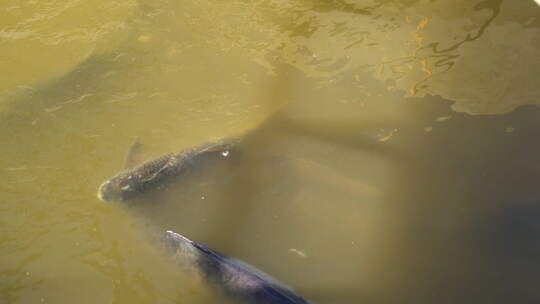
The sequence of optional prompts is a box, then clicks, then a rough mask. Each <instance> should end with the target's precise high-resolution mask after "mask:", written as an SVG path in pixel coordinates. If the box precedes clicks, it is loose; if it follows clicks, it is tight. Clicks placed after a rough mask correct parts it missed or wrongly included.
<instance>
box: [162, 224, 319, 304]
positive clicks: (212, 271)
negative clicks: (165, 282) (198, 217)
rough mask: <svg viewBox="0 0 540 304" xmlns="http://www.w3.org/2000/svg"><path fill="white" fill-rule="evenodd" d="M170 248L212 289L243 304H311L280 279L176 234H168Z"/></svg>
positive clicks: (179, 260)
mask: <svg viewBox="0 0 540 304" xmlns="http://www.w3.org/2000/svg"><path fill="white" fill-rule="evenodd" d="M166 246H167V248H168V249H169V250H170V251H172V253H173V257H174V259H175V261H176V262H177V263H178V264H180V265H181V266H182V267H186V268H190V269H195V271H197V272H198V274H199V275H201V276H202V277H203V278H204V279H205V280H206V282H208V283H209V284H210V285H211V286H215V287H218V288H219V289H220V290H221V291H222V292H223V293H224V294H225V295H226V296H227V297H230V298H232V299H233V300H235V301H240V302H241V303H253V304H255V303H257V304H309V302H307V301H306V300H304V299H303V298H302V297H301V296H299V295H297V294H295V293H294V291H293V290H291V289H289V288H287V287H285V286H283V285H282V284H280V283H279V282H278V281H277V280H276V279H274V278H272V277H271V276H269V275H267V274H265V273H263V272H262V271H260V270H258V269H256V268H255V267H253V266H251V265H248V264H246V263H243V262H241V261H239V260H236V259H233V258H229V257H225V256H223V255H221V254H219V253H217V252H215V251H213V250H211V249H208V248H206V247H205V246H203V245H201V244H199V243H197V242H194V241H192V240H190V239H188V238H186V237H184V236H182V235H180V234H178V233H175V232H173V231H167V232H166Z"/></svg>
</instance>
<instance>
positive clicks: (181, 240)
mask: <svg viewBox="0 0 540 304" xmlns="http://www.w3.org/2000/svg"><path fill="white" fill-rule="evenodd" d="M164 243H165V247H166V249H167V250H168V251H169V252H170V253H171V254H172V256H173V257H174V259H175V260H176V262H177V263H178V264H179V265H181V266H183V267H193V266H194V265H196V264H197V262H198V261H199V259H200V258H201V255H200V253H199V250H197V248H196V247H195V243H194V242H193V241H192V240H190V239H188V238H187V237H185V236H183V235H180V234H178V233H176V232H174V231H170V230H167V231H166V232H165V242H164Z"/></svg>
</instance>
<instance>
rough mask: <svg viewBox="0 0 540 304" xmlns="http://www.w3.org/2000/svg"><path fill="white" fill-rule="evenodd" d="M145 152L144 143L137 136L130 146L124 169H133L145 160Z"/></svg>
mask: <svg viewBox="0 0 540 304" xmlns="http://www.w3.org/2000/svg"><path fill="white" fill-rule="evenodd" d="M145 158H146V157H145V155H144V153H143V144H142V143H141V141H140V139H139V137H136V138H135V140H134V141H133V143H132V144H131V146H130V147H129V149H128V151H127V153H126V158H125V159H124V169H131V168H133V167H135V166H137V165H139V164H141V163H143V161H144V160H145Z"/></svg>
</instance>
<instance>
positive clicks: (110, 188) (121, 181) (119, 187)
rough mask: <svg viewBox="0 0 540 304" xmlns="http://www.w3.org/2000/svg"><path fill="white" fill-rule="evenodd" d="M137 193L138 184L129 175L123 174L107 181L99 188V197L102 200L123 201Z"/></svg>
mask: <svg viewBox="0 0 540 304" xmlns="http://www.w3.org/2000/svg"><path fill="white" fill-rule="evenodd" d="M136 192H137V184H136V182H135V181H134V178H132V176H131V175H129V174H121V175H119V176H116V177H113V178H111V179H108V180H106V181H105V182H104V183H103V184H101V185H100V186H99V188H98V193H97V196H98V198H99V199H100V200H102V201H105V202H108V201H123V200H127V199H129V198H130V197H132V196H134V195H135V194H136Z"/></svg>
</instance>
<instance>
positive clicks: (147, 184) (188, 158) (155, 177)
mask: <svg viewBox="0 0 540 304" xmlns="http://www.w3.org/2000/svg"><path fill="white" fill-rule="evenodd" d="M236 143H237V141H234V140H230V141H227V142H218V143H210V144H204V145H201V146H198V147H195V148H191V149H185V150H182V151H180V152H176V153H169V154H165V155H162V156H160V157H157V158H154V159H151V160H149V161H147V162H144V163H142V164H140V165H138V166H135V167H133V168H131V169H127V170H125V171H123V172H120V173H119V174H117V175H116V176H114V177H112V178H110V179H108V180H106V181H105V182H104V183H103V184H101V185H100V186H99V189H98V193H97V196H98V198H99V199H100V200H102V201H121V200H128V199H132V198H135V197H137V196H138V195H140V194H142V193H145V192H147V191H150V190H152V189H155V188H158V187H160V186H161V185H164V184H166V183H167V182H171V181H173V180H175V179H177V178H179V177H181V176H184V175H186V174H188V173H189V172H190V171H192V170H194V169H195V168H196V167H197V166H198V165H200V164H201V163H202V162H205V160H206V161H208V160H210V159H216V158H223V157H227V156H229V153H230V149H232V148H233V147H234V145H235V144H236ZM138 145H139V144H138V143H137V142H136V143H135V144H134V145H133V146H132V148H131V149H130V152H133V150H135V148H137V149H138V148H139V146H138ZM134 147H135V148H134ZM129 157H130V156H129V155H128V159H127V160H126V165H130V161H129Z"/></svg>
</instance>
